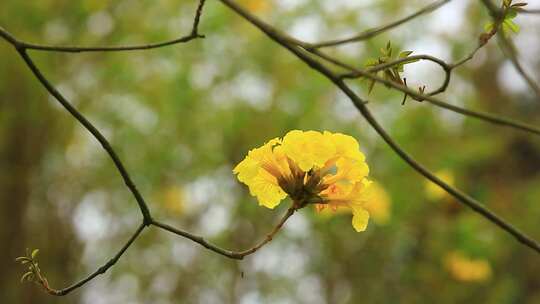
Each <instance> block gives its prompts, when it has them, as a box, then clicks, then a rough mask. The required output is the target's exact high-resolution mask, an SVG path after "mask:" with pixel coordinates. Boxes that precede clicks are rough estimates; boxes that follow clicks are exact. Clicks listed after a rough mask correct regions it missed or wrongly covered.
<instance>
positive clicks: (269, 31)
mask: <svg viewBox="0 0 540 304" xmlns="http://www.w3.org/2000/svg"><path fill="white" fill-rule="evenodd" d="M220 1H221V2H222V3H223V4H225V5H226V6H227V7H229V8H230V9H231V10H233V11H234V12H235V13H237V14H238V15H240V16H241V17H243V18H244V19H246V20H247V21H248V22H250V23H251V24H253V25H254V26H255V27H257V28H258V29H259V30H261V31H262V32H264V33H265V34H266V35H267V36H268V37H269V38H271V39H272V40H274V41H275V42H277V43H278V44H280V45H281V46H283V47H284V48H286V49H287V50H289V51H290V52H291V53H293V54H294V55H296V57H298V58H299V59H301V60H302V61H303V62H304V63H306V64H307V65H308V66H309V67H311V68H313V69H314V70H316V71H317V72H319V73H321V74H323V75H324V76H326V77H327V78H328V79H329V80H331V81H332V82H333V83H334V84H336V85H337V86H338V87H339V88H340V89H341V90H342V91H343V92H344V93H345V94H346V95H347V96H348V97H349V98H350V99H351V101H352V102H353V103H354V105H355V106H356V107H357V109H358V110H359V111H360V113H361V114H362V115H363V116H364V118H365V119H366V120H367V121H368V123H370V125H371V126H372V127H373V128H374V129H375V130H376V131H377V133H378V134H379V135H380V136H381V137H382V138H383V139H384V140H385V141H386V143H387V144H388V145H389V146H390V147H391V148H392V149H393V150H394V151H395V152H396V153H397V154H398V155H399V156H400V157H401V158H402V159H403V160H404V161H405V162H407V164H409V165H410V166H411V167H412V168H413V169H415V170H416V171H417V172H419V173H420V174H422V175H423V176H424V177H426V178H427V179H428V180H430V181H432V182H434V183H435V184H437V185H439V186H440V187H442V188H443V189H444V190H446V191H447V192H448V193H449V194H451V195H452V196H453V197H455V198H456V199H457V200H458V201H459V202H461V203H463V204H464V205H466V206H468V207H470V208H471V209H472V210H474V211H475V212H477V213H478V214H480V215H481V216H482V217H484V218H486V219H487V220H489V221H491V222H493V223H494V224H496V225H497V226H499V227H500V228H501V229H503V230H504V231H506V232H508V233H509V234H511V235H512V236H514V237H515V238H516V239H517V240H518V241H519V242H520V243H522V244H524V245H526V246H528V247H530V248H531V249H533V250H534V251H536V252H538V253H540V244H539V243H538V242H536V241H535V240H534V239H532V238H531V237H529V236H527V235H525V234H524V233H523V232H521V231H519V230H518V229H517V228H515V227H514V226H512V225H511V224H509V223H507V222H506V221H505V220H503V219H502V218H500V217H498V216H497V215H496V214H495V213H493V212H492V211H490V210H489V209H487V208H486V207H484V206H482V205H481V204H480V203H479V202H478V201H476V200H475V199H473V198H471V197H470V196H468V195H466V194H465V193H463V192H461V191H459V190H458V189H456V188H454V187H452V186H450V185H448V184H447V183H445V182H444V181H442V180H441V179H439V178H437V177H436V176H435V175H434V174H433V173H431V171H429V170H428V169H426V168H424V167H423V166H422V165H420V164H419V163H418V162H417V161H415V160H414V159H413V158H412V157H411V156H409V155H408V154H407V153H406V152H405V151H404V150H403V149H402V148H401V147H400V146H399V145H398V144H397V143H395V142H394V141H393V139H392V138H391V137H390V135H388V134H387V133H386V132H385V130H384V129H383V128H382V127H381V126H380V125H379V124H378V122H377V121H376V120H375V119H374V118H373V116H372V115H371V113H370V112H369V110H368V108H367V107H366V105H365V102H363V101H362V100H361V99H360V98H359V97H358V96H357V95H356V94H355V93H354V92H353V91H352V90H351V89H349V88H348V86H347V85H346V84H345V83H344V82H343V80H342V79H341V78H340V77H339V75H336V74H334V73H333V72H332V71H331V70H329V69H327V68H326V67H325V66H324V65H322V64H321V63H319V62H318V61H316V60H314V59H313V58H312V57H311V56H309V55H308V54H307V53H306V51H305V50H303V49H301V48H299V47H298V46H297V45H293V44H291V43H290V42H289V41H288V40H287V39H284V38H283V37H282V36H280V34H279V31H278V30H277V29H275V28H273V27H272V26H270V25H268V24H267V23H265V22H263V21H262V20H260V19H259V18H257V17H256V16H254V15H252V14H250V13H249V12H248V11H246V10H245V9H243V8H242V7H241V6H239V5H238V4H237V3H235V2H233V1H230V0H220Z"/></svg>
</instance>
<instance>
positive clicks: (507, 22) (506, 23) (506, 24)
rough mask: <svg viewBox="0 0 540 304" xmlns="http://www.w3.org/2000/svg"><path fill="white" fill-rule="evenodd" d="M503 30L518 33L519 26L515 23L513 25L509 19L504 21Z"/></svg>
mask: <svg viewBox="0 0 540 304" xmlns="http://www.w3.org/2000/svg"><path fill="white" fill-rule="evenodd" d="M503 30H506V31H508V30H511V31H512V32H514V33H519V25H517V24H516V23H514V21H512V20H510V19H504V21H503Z"/></svg>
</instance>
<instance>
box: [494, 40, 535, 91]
mask: <svg viewBox="0 0 540 304" xmlns="http://www.w3.org/2000/svg"><path fill="white" fill-rule="evenodd" d="M498 38H499V42H500V44H499V46H500V47H501V51H502V52H503V53H504V54H505V55H506V57H507V58H508V59H510V62H512V65H514V68H515V69H516V71H517V72H518V73H519V75H521V78H523V79H524V80H525V82H526V83H527V84H528V85H529V88H530V89H531V90H532V91H533V92H534V93H535V94H536V97H538V98H540V86H539V85H538V84H537V83H536V82H535V81H534V79H533V78H532V76H531V75H529V74H528V73H527V72H526V71H525V69H524V68H523V66H522V65H521V63H519V60H518V55H517V51H516V48H515V46H514V44H513V43H512V41H510V40H509V39H508V38H506V37H505V36H504V34H502V33H499V35H498Z"/></svg>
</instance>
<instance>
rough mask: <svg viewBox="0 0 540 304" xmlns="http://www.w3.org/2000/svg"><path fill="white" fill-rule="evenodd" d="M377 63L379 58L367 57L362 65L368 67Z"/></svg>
mask: <svg viewBox="0 0 540 304" xmlns="http://www.w3.org/2000/svg"><path fill="white" fill-rule="evenodd" d="M378 64H379V60H378V59H375V58H368V59H367V60H366V62H365V63H364V66H367V67H370V66H376V65H378Z"/></svg>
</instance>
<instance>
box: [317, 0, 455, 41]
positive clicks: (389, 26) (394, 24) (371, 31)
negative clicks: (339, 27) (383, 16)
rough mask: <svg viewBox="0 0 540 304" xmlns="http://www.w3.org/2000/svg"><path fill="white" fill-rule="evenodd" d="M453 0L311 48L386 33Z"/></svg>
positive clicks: (434, 4) (440, 2)
mask: <svg viewBox="0 0 540 304" xmlns="http://www.w3.org/2000/svg"><path fill="white" fill-rule="evenodd" d="M450 1H451V0H439V1H436V2H433V3H431V4H429V5H427V6H426V7H424V8H422V9H420V10H418V11H417V12H415V13H413V14H411V15H409V16H407V17H405V18H402V19H399V20H396V21H394V22H391V23H389V24H386V25H383V26H380V27H375V28H371V29H369V30H366V31H364V32H362V33H360V34H357V35H354V36H352V37H349V38H344V39H337V40H329V41H323V42H318V43H313V44H310V48H315V49H316V48H324V47H330V46H339V45H343V44H347V43H352V42H358V41H362V40H366V39H369V38H372V37H375V36H377V35H379V34H381V33H384V32H386V31H388V30H391V29H393V28H395V27H398V26H400V25H402V24H404V23H406V22H408V21H411V20H413V19H414V18H416V17H419V16H421V15H424V14H427V13H430V12H432V11H434V10H436V9H438V8H439V7H441V6H443V5H444V4H446V3H448V2H450Z"/></svg>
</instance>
